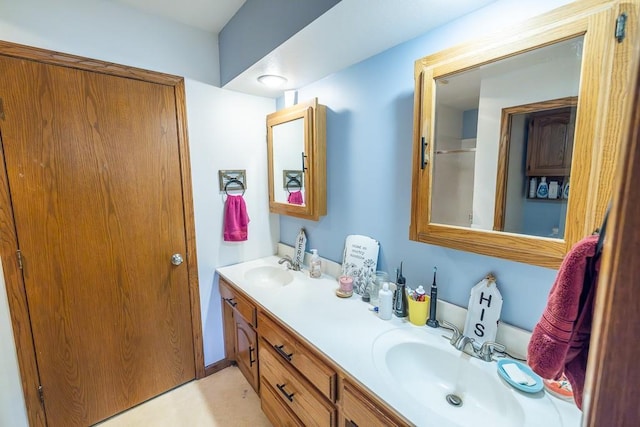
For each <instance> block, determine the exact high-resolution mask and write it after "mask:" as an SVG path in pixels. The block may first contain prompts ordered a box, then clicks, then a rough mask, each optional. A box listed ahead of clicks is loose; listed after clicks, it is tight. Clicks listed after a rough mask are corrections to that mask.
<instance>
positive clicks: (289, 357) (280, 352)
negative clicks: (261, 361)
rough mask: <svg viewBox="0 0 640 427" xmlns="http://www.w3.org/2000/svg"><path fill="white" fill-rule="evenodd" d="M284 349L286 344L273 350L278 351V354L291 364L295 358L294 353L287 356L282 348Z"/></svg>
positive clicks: (275, 346)
mask: <svg viewBox="0 0 640 427" xmlns="http://www.w3.org/2000/svg"><path fill="white" fill-rule="evenodd" d="M283 347H284V344H282V345H274V346H273V348H275V349H276V351H277V352H278V354H279V355H280V356H282V357H284V358H285V359H287V360H288V361H289V362H291V358H292V357H293V353H291V354H287V352H286V351H284V350H283V349H282V348H283Z"/></svg>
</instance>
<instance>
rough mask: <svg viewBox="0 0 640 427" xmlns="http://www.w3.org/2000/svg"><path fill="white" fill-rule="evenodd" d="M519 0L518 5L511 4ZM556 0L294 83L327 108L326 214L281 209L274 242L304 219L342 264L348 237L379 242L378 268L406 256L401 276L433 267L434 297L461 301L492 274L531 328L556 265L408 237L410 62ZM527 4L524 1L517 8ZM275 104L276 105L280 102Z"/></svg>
mask: <svg viewBox="0 0 640 427" xmlns="http://www.w3.org/2000/svg"><path fill="white" fill-rule="evenodd" d="M514 3H517V4H514ZM564 3H566V1H562V0H556V1H552V0H546V1H544V0H542V1H536V2H533V1H522V2H511V4H510V2H508V1H499V2H496V3H494V4H492V5H490V6H488V7H486V8H484V9H482V10H480V11H478V12H474V13H473V14H470V15H466V16H464V17H462V18H460V19H458V20H456V21H453V22H452V23H449V24H446V25H444V26H442V27H440V28H438V29H435V30H433V31H430V32H429V33H427V34H424V35H423V36H421V37H418V38H416V39H414V40H411V41H409V42H406V43H404V44H401V45H399V46H396V47H394V48H392V49H390V50H388V51H386V52H383V53H381V54H379V55H377V56H374V57H372V58H369V59H367V60H365V61H363V62H361V63H359V64H356V65H354V66H351V67H349V68H347V69H345V70H342V71H340V72H338V73H335V74H333V75H330V76H329V77H326V78H324V79H323V80H320V81H318V82H315V83H313V84H311V85H309V86H305V87H303V88H300V89H299V90H298V99H299V100H301V101H304V100H307V99H310V98H313V97H318V99H319V101H320V103H322V104H324V105H326V106H327V110H328V111H327V169H328V170H327V195H328V200H327V205H328V213H327V216H325V217H323V218H322V219H321V220H320V221H319V222H313V221H306V220H300V219H297V218H293V217H287V216H281V218H280V230H281V231H280V233H281V234H280V240H281V241H282V242H283V243H286V244H289V245H293V244H294V241H295V237H296V234H297V233H298V230H299V229H300V227H305V229H306V231H307V237H308V246H307V248H317V249H318V251H319V253H320V255H321V256H323V257H325V258H328V259H331V260H334V261H337V262H342V251H343V248H344V240H345V237H346V236H347V235H349V234H364V235H368V236H370V237H373V238H375V239H377V240H378V241H380V245H381V251H380V256H379V262H378V266H379V268H378V269H382V270H385V271H388V272H389V273H393V269H394V268H395V267H396V266H398V265H399V264H400V261H404V274H405V276H406V277H407V284H408V285H409V286H411V287H415V286H417V285H419V284H427V283H429V284H430V276H431V274H432V268H433V266H437V267H438V278H439V281H438V282H439V286H440V292H439V296H440V297H441V298H442V299H444V300H446V301H449V302H451V303H454V304H456V305H459V306H463V307H466V306H467V305H468V301H469V290H470V289H471V287H472V286H474V285H475V284H476V283H477V282H478V281H480V280H481V279H482V278H483V277H484V276H485V275H486V274H487V273H489V272H493V273H494V274H495V275H496V277H497V281H498V287H499V289H500V291H501V292H502V296H503V299H504V305H503V309H502V320H503V321H504V322H506V323H510V324H512V325H515V326H518V327H521V328H524V329H528V330H531V329H532V328H533V326H534V325H535V323H536V322H537V321H538V319H539V317H540V314H541V313H542V310H543V309H544V306H545V304H546V300H547V295H548V293H549V289H550V288H551V285H552V284H553V281H554V280H555V276H556V271H555V270H551V269H546V268H540V267H535V266H531V265H527V264H521V263H516V262H511V261H506V260H501V259H498V258H493V257H488V256H482V255H476V254H473V253H467V252H461V251H456V250H452V249H448V248H444V247H438V246H433V245H427V244H424V243H417V242H413V241H410V240H409V238H408V236H409V222H410V205H411V165H412V161H411V156H412V129H413V127H412V126H413V123H412V121H413V92H414V80H413V65H414V61H415V60H416V59H418V58H421V57H423V56H426V55H429V54H431V53H435V52H438V51H440V50H442V49H444V48H447V47H450V46H453V45H455V44H457V43H461V42H463V41H466V40H468V39H469V38H471V37H474V36H477V35H481V34H482V33H488V31H490V30H491V29H493V28H495V24H494V23H495V22H496V21H500V19H499V16H497V15H499V14H504V15H503V16H504V17H505V19H506V18H507V17H508V18H509V20H510V22H516V21H517V20H518V19H519V18H526V17H528V16H535V15H537V14H539V13H542V12H544V11H546V10H550V9H552V8H554V7H557V6H559V5H561V4H564ZM523 6H525V7H523ZM278 105H281V102H279V104H278Z"/></svg>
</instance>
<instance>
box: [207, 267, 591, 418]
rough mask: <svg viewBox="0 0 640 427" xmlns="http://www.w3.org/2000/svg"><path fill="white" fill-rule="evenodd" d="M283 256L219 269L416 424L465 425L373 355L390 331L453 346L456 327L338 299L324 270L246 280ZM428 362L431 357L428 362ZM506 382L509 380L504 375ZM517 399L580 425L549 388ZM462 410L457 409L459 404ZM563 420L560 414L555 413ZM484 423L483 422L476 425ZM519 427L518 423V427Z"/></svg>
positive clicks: (529, 408) (529, 407)
mask: <svg viewBox="0 0 640 427" xmlns="http://www.w3.org/2000/svg"><path fill="white" fill-rule="evenodd" d="M278 259H279V258H278V257H276V256H270V257H265V258H260V259H257V260H253V261H248V262H244V263H240V264H235V265H231V266H227V267H221V268H218V269H217V271H218V273H219V274H220V276H222V277H224V278H225V279H227V280H228V281H230V282H232V283H233V284H235V285H236V286H237V287H238V288H240V289H242V290H243V291H244V292H246V293H247V294H248V295H249V296H251V297H252V298H253V299H255V300H256V301H257V302H258V303H259V304H260V305H261V306H262V307H264V308H265V309H266V310H268V311H269V312H270V313H271V314H272V315H274V316H275V317H277V318H278V319H280V320H281V321H282V322H284V323H285V324H287V325H288V326H289V327H291V328H292V329H293V330H295V331H296V332H298V333H299V334H300V335H301V336H303V337H304V338H305V339H306V340H307V341H309V342H310V343H312V344H313V345H314V346H315V347H316V348H317V349H318V350H320V351H321V352H322V353H323V354H325V355H326V356H327V357H328V358H329V359H331V360H333V361H334V362H335V363H336V364H337V365H339V366H341V367H342V369H344V370H345V371H346V372H348V373H349V374H350V375H352V376H353V377H354V378H356V379H357V380H358V381H359V382H360V383H362V384H363V385H364V386H366V387H367V388H368V389H369V390H370V391H371V392H373V393H374V394H376V395H377V396H378V397H380V398H381V399H382V400H384V401H385V402H387V404H388V405H389V406H391V407H393V408H395V409H396V410H397V411H398V412H399V413H401V414H402V415H403V416H405V417H406V418H407V419H408V420H410V421H411V422H413V423H415V424H416V425H424V426H439V427H440V426H452V427H453V426H462V425H464V424H458V423H455V422H451V421H450V420H447V419H444V418H441V417H440V416H439V415H438V414H436V413H434V412H433V411H430V410H429V409H428V408H425V407H421V406H419V405H416V404H415V402H411V401H410V400H409V399H405V398H404V397H405V396H406V395H403V394H402V392H399V391H398V390H397V389H393V387H390V386H389V383H388V382H387V381H386V380H385V379H384V378H383V377H382V375H381V374H380V372H379V370H378V369H377V368H376V365H375V363H374V357H373V352H372V348H373V344H374V342H375V340H376V338H377V337H378V336H380V335H381V334H383V333H384V332H387V331H390V330H392V329H397V328H404V329H406V328H416V329H420V330H423V331H425V332H427V333H430V334H435V335H437V336H438V339H441V340H442V341H443V342H444V343H446V345H447V346H449V344H448V341H447V340H445V339H444V338H440V337H439V336H441V335H443V334H445V335H447V336H450V334H451V333H450V332H449V331H446V330H444V329H433V328H429V327H426V326H424V327H417V326H414V325H412V324H411V323H409V322H408V321H407V320H404V319H399V318H397V317H395V316H392V319H391V320H387V321H385V320H381V319H379V318H378V316H377V315H376V313H375V312H373V311H372V310H370V308H371V305H369V304H367V303H365V302H363V301H362V300H361V298H360V296H358V295H356V294H354V295H353V296H352V297H351V298H338V297H337V296H336V294H335V290H336V288H337V287H338V283H337V281H336V279H335V278H333V277H331V276H328V275H323V276H322V277H321V278H320V279H311V278H309V272H308V271H306V270H303V271H290V273H291V274H292V275H293V276H294V280H293V281H292V282H291V283H290V284H288V285H286V286H282V287H278V288H267V287H261V286H256V285H251V284H249V283H248V282H247V280H246V279H245V273H246V272H247V271H248V270H251V269H253V268H256V267H260V266H265V265H270V266H278V264H277V261H278ZM476 361H477V363H478V365H479V366H480V365H482V369H487V370H490V371H491V375H496V376H497V375H498V374H497V372H496V364H495V362H493V363H487V362H482V361H480V360H477V359H476V360H474V361H473V362H474V363H476ZM424 363H425V364H428V363H429V360H425V361H424ZM500 381H503V380H500ZM504 387H507V388H509V389H510V390H511V392H512V393H514V395H515V397H516V399H517V400H518V401H519V402H520V403H521V404H523V407H526V410H527V412H528V413H530V414H531V412H529V411H535V412H537V413H540V412H539V411H543V412H548V411H552V412H556V411H557V414H558V416H559V417H560V419H561V420H562V423H561V424H559V425H560V426H566V427H574V426H576V427H577V426H578V425H579V422H580V416H581V415H580V414H581V413H580V411H579V410H578V409H577V408H576V407H575V405H574V404H573V403H567V402H563V401H561V400H559V399H556V398H554V397H551V396H549V395H548V394H547V393H546V392H545V393H536V394H535V395H526V394H525V393H522V392H519V391H517V390H515V389H512V388H511V387H510V386H509V385H508V384H506V383H504ZM454 409H456V408H454ZM527 418H528V419H529V422H528V423H527V424H526V425H527V426H537V425H540V426H544V427H555V425H553V426H552V425H550V424H549V422H548V420H543V418H545V417H534V418H538V420H539V421H541V422H540V423H533V424H532V423H531V418H532V417H527ZM555 419H556V420H557V419H558V418H557V417H556V418H555ZM476 425H480V424H476ZM514 427H515V426H514Z"/></svg>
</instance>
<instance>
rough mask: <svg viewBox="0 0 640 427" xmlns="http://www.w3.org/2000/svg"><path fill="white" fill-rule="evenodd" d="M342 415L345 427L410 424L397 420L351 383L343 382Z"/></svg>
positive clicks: (396, 426)
mask: <svg viewBox="0 0 640 427" xmlns="http://www.w3.org/2000/svg"><path fill="white" fill-rule="evenodd" d="M342 414H343V418H344V425H345V426H361V427H362V426H367V427H404V426H408V425H409V424H408V423H405V422H402V421H400V420H397V419H395V417H393V416H391V414H387V413H385V412H383V410H382V408H381V407H380V406H378V405H376V404H375V403H374V402H372V401H371V400H370V399H369V398H368V397H367V396H366V395H365V394H364V393H363V392H362V391H361V390H359V389H358V388H357V387H356V386H354V385H353V384H351V383H350V382H349V381H346V380H345V381H343V391H342Z"/></svg>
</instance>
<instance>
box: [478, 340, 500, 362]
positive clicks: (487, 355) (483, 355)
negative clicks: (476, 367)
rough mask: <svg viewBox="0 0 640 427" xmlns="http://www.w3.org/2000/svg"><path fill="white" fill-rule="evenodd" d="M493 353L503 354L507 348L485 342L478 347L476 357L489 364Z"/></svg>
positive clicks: (495, 343)
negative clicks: (478, 350)
mask: <svg viewBox="0 0 640 427" xmlns="http://www.w3.org/2000/svg"><path fill="white" fill-rule="evenodd" d="M494 351H496V352H498V353H504V352H505V351H507V348H506V347H505V346H504V345H502V344H498V343H497V342H493V341H485V342H484V343H482V346H481V347H480V352H479V353H478V357H479V358H480V359H482V360H484V361H485V362H491V356H492V354H493V352H494Z"/></svg>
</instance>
